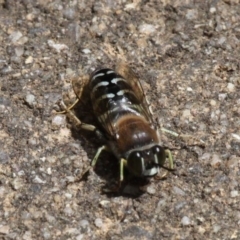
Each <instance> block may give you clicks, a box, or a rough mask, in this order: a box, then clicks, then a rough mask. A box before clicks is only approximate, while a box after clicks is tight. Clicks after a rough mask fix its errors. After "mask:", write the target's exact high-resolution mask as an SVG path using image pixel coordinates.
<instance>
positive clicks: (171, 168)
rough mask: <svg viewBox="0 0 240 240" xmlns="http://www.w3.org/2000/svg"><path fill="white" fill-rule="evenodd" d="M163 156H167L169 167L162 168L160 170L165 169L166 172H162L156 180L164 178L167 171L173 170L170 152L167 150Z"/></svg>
mask: <svg viewBox="0 0 240 240" xmlns="http://www.w3.org/2000/svg"><path fill="white" fill-rule="evenodd" d="M165 154H166V156H167V159H168V164H169V166H168V167H164V166H162V168H164V169H166V170H167V171H166V172H164V173H163V174H162V175H161V176H157V177H156V179H158V180H159V179H163V178H165V177H166V176H167V175H168V172H169V171H171V170H174V168H173V157H172V153H171V151H170V150H169V149H166V150H165Z"/></svg>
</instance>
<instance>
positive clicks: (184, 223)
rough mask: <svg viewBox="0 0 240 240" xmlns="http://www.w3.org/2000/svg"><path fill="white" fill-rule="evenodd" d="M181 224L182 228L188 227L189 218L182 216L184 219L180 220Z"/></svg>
mask: <svg viewBox="0 0 240 240" xmlns="http://www.w3.org/2000/svg"><path fill="white" fill-rule="evenodd" d="M181 224H182V225H183V226H188V225H190V224H191V222H190V219H189V217H187V216H184V217H183V218H182V220H181Z"/></svg>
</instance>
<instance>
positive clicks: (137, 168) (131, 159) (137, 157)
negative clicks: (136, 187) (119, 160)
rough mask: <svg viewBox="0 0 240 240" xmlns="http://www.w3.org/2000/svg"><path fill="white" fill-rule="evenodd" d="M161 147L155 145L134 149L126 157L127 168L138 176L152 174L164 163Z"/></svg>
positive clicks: (164, 155)
mask: <svg viewBox="0 0 240 240" xmlns="http://www.w3.org/2000/svg"><path fill="white" fill-rule="evenodd" d="M165 159H166V154H165V150H164V148H163V147H161V146H159V145H155V146H153V147H151V148H150V149H144V150H134V151H132V152H131V153H130V154H129V156H128V157H127V168H128V169H129V171H130V172H131V173H132V174H134V175H135V176H138V177H147V176H149V177H150V176H154V175H156V174H157V173H158V169H159V167H161V166H163V165H164V163H165Z"/></svg>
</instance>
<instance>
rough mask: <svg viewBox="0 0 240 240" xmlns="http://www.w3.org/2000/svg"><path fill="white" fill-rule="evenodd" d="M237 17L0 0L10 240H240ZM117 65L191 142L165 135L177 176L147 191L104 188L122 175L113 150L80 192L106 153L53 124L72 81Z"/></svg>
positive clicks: (121, 5) (234, 0) (172, 5)
mask: <svg viewBox="0 0 240 240" xmlns="http://www.w3.org/2000/svg"><path fill="white" fill-rule="evenodd" d="M239 13H240V2H239V0H222V1H221V0H219V1H194V0H185V1H180V0H179V1H178V0H162V1H160V0H159V1H157V0H155V1H154V0H149V1H140V0H132V1H128V0H115V1H111V0H104V1H93V0H88V1H85V0H73V1H64V0H55V1H53V0H52V1H51V0H38V1H33V0H22V1H20V0H19V1H15V0H0V42H1V44H0V236H1V239H24V240H30V239H77V240H80V239H114V240H115V239H189V240H190V239H221V240H222V239H240V230H239V229H240V207H239V206H240V170H239V167H240V92H239V91H240V14H239ZM116 59H123V60H125V61H126V62H128V63H129V65H131V66H132V67H133V68H134V70H135V71H136V72H137V74H138V75H139V77H140V79H141V82H142V85H143V88H144V90H145V92H146V94H147V95H148V97H149V99H150V100H151V103H152V107H153V109H154V112H155V114H156V116H159V117H160V120H161V123H162V125H163V126H164V127H166V128H168V129H171V130H173V131H176V132H178V133H181V134H187V135H189V136H193V137H194V139H192V138H184V139H183V138H177V139H176V138H173V137H170V136H168V135H167V134H165V135H164V136H163V141H164V142H165V143H166V144H168V145H169V146H170V147H171V148H172V153H173V156H174V159H175V160H174V161H175V169H176V171H175V173H174V174H171V173H170V174H169V175H168V177H167V178H166V179H165V180H155V179H152V180H151V181H150V182H149V183H148V184H145V185H143V188H144V190H143V192H142V194H138V195H130V194H129V193H131V192H132V191H133V190H134V189H135V190H136V189H138V188H137V185H138V184H140V181H139V182H138V180H134V179H133V180H130V182H131V184H128V185H127V186H126V188H125V189H124V191H123V193H121V194H106V193H104V192H102V188H104V187H105V186H108V185H109V184H110V185H111V182H114V180H116V179H117V176H118V171H119V169H118V164H117V162H116V159H115V158H114V157H113V156H112V155H111V154H108V153H104V154H103V155H102V156H101V158H100V160H99V163H98V166H97V168H96V170H95V171H93V170H91V171H90V172H89V174H88V175H87V176H86V177H85V178H84V179H83V180H82V181H80V182H74V179H75V178H76V177H77V176H78V175H79V174H81V173H82V172H83V169H85V168H86V167H87V166H89V163H90V161H91V159H92V158H93V156H94V153H95V152H96V149H97V147H98V146H100V145H101V143H100V142H99V141H97V140H96V139H94V138H95V137H94V136H92V135H91V134H89V135H86V134H82V133H81V132H78V131H76V130H75V129H74V128H72V127H71V124H69V122H68V121H67V119H66V116H65V115H60V114H56V110H57V106H56V102H57V101H58V100H59V99H61V98H62V93H63V92H66V91H69V92H70V91H71V85H70V78H71V76H72V75H73V74H75V73H77V74H79V75H81V74H86V73H90V72H91V71H92V70H93V69H95V68H96V67H98V66H113V65H114V64H115V62H116ZM70 98H72V99H71V100H73V101H74V95H73V94H70ZM84 115H86V116H88V112H86V113H84ZM200 139H201V140H203V141H205V148H203V147H202V146H199V145H198V141H200ZM195 141H196V142H195ZM194 144H195V145H194ZM68 182H72V183H71V184H67V183H68ZM140 185H141V184H140Z"/></svg>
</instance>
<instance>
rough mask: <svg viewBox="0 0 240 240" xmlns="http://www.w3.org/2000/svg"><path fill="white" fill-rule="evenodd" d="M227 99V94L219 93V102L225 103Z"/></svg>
mask: <svg viewBox="0 0 240 240" xmlns="http://www.w3.org/2000/svg"><path fill="white" fill-rule="evenodd" d="M226 97H227V93H219V94H218V99H219V101H224V100H225V99H226Z"/></svg>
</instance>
